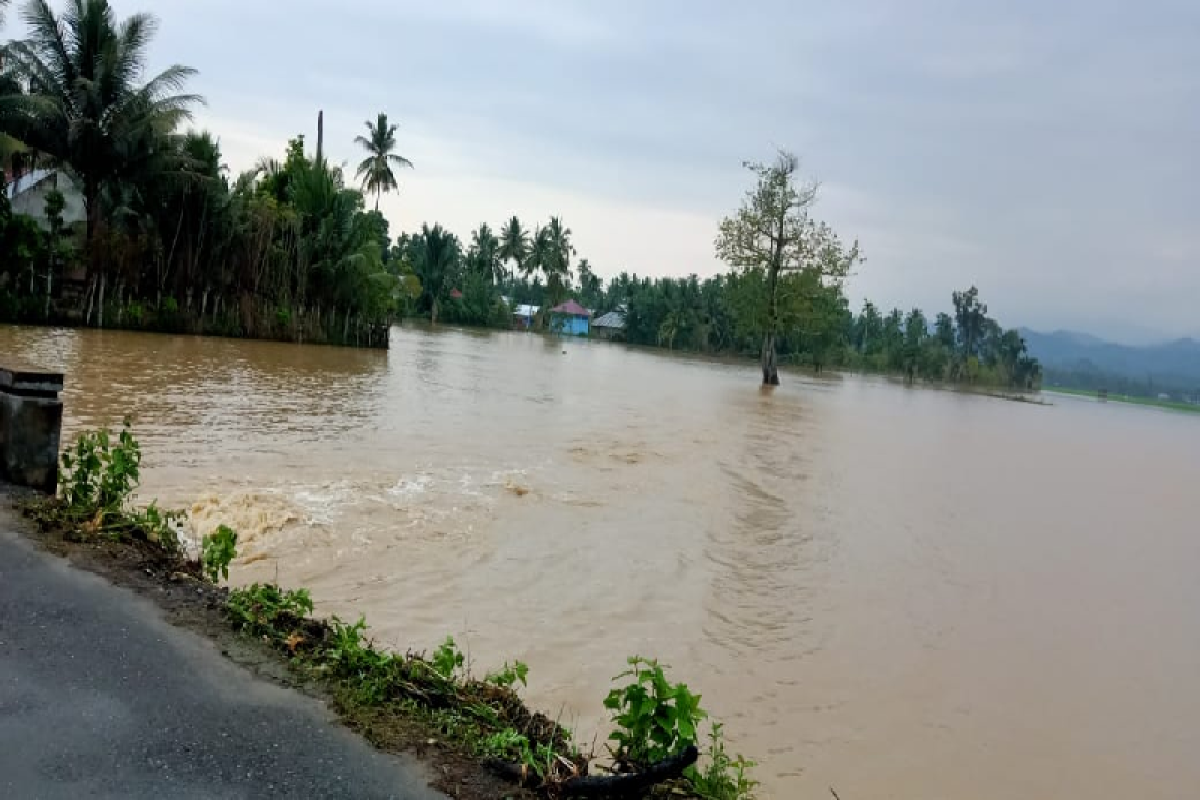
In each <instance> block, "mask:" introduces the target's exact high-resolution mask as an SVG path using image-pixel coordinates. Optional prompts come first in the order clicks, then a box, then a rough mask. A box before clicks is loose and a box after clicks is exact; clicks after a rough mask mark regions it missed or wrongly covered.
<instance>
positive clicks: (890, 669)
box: [0, 327, 1200, 800]
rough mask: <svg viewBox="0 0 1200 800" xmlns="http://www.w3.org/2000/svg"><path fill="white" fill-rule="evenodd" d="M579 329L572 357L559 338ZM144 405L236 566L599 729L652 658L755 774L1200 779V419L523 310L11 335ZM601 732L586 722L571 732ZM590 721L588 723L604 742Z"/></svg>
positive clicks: (854, 784)
mask: <svg viewBox="0 0 1200 800" xmlns="http://www.w3.org/2000/svg"><path fill="white" fill-rule="evenodd" d="M564 350H565V352H564ZM0 353H15V354H18V355H20V356H22V357H24V358H26V359H29V360H31V361H34V362H37V363H41V364H43V365H46V366H54V367H60V368H62V369H63V370H64V371H65V372H66V375H67V379H66V380H67V391H66V407H67V408H66V428H67V432H68V434H69V433H70V432H72V431H75V430H78V429H79V428H81V427H92V426H96V425H99V424H104V423H112V422H115V421H119V419H120V418H121V416H122V415H123V414H125V413H127V412H128V413H132V414H133V416H134V418H135V420H136V430H137V433H138V436H139V438H140V439H141V441H142V444H143V449H144V451H145V462H144V467H145V471H144V481H143V488H142V499H143V500H144V501H148V500H150V499H152V498H155V497H157V498H159V499H160V500H161V501H163V502H166V503H168V504H173V505H180V506H188V507H189V508H191V509H192V511H193V516H194V520H195V523H196V526H197V528H198V530H200V531H204V530H207V529H208V528H211V527H213V526H215V525H216V524H218V523H219V522H228V523H230V524H233V525H234V526H235V527H237V528H238V530H239V531H241V533H242V548H241V550H242V557H241V558H240V559H239V561H238V562H237V563H236V564H235V568H234V574H233V578H234V581H235V582H249V581H254V580H275V579H278V580H279V581H281V582H282V583H284V584H288V585H297V586H299V585H303V586H308V587H310V588H311V589H312V591H313V594H314V596H315V598H316V600H317V602H318V605H319V611H320V612H322V613H325V614H339V615H341V616H343V617H356V616H357V615H358V614H359V613H363V614H365V615H366V616H367V619H368V621H369V622H370V623H371V625H372V628H373V630H374V633H375V635H376V637H377V638H378V640H379V641H380V642H382V643H384V644H386V645H389V646H392V647H395V648H398V649H401V650H403V649H407V648H410V647H412V648H417V649H423V648H432V646H434V645H435V644H436V643H438V642H439V641H440V640H441V639H442V638H443V637H444V636H445V635H446V634H453V635H454V636H455V637H456V638H457V639H458V640H459V642H460V643H461V644H463V645H464V646H465V648H466V649H468V650H469V654H470V658H471V661H472V662H473V663H474V665H475V666H476V669H477V671H483V670H486V669H487V668H488V667H489V666H494V665H498V664H499V663H500V662H502V661H504V660H505V659H513V658H519V659H521V660H524V661H526V662H528V663H529V664H530V667H531V684H530V687H529V690H528V695H529V696H530V698H531V700H532V701H533V702H534V703H535V704H536V705H539V706H541V707H543V708H546V709H548V710H549V711H550V713H552V714H561V715H562V718H563V720H564V721H566V722H568V723H571V724H574V725H575V726H576V727H577V728H578V729H579V730H580V731H581V732H595V731H599V730H602V726H603V719H604V714H603V709H602V707H601V705H600V701H601V699H602V698H603V696H604V693H605V692H606V691H607V688H608V682H609V679H610V678H611V677H612V676H613V675H615V674H616V673H617V672H619V671H620V670H621V669H622V667H623V666H624V657H625V656H626V655H628V654H633V653H640V654H644V655H652V656H657V657H659V658H661V659H663V660H664V661H666V662H667V663H669V664H671V665H672V667H673V669H672V674H673V675H674V676H676V677H677V678H678V679H681V680H686V681H687V682H688V683H689V684H690V685H691V686H692V687H693V689H696V690H699V691H701V692H702V693H703V695H704V705H705V706H707V707H708V708H710V709H711V710H712V712H713V713H714V715H715V716H717V717H718V718H721V719H723V720H725V721H726V722H727V730H728V733H729V735H730V737H731V738H732V739H733V740H734V744H735V745H736V747H737V748H738V749H740V750H742V751H744V752H745V753H746V754H747V755H749V756H751V757H753V758H755V759H756V760H758V761H759V762H760V763H761V766H760V767H759V769H758V770H757V774H758V776H759V777H760V778H761V779H762V780H763V782H764V788H765V794H767V795H768V796H773V797H778V798H791V797H812V798H826V797H829V796H830V795H829V792H828V787H830V786H833V787H835V788H836V789H837V791H838V793H839V795H840V796H841V797H843V798H846V800H852V799H853V798H914V799H915V798H922V799H924V800H927V799H928V798H978V799H979V800H992V799H994V800H1011V798H1014V797H1056V798H1067V797H1080V798H1106V797H1113V798H1117V797H1120V798H1127V797H1138V798H1142V799H1143V800H1145V799H1147V798H1164V799H1165V798H1181V797H1188V796H1193V795H1194V794H1195V790H1196V787H1198V786H1200V760H1197V759H1196V758H1195V753H1196V752H1200V689H1198V688H1197V687H1196V677H1197V676H1198V675H1200V615H1198V614H1197V609H1200V581H1198V580H1197V572H1198V570H1200V537H1198V536H1197V533H1196V531H1197V529H1198V528H1200V524H1198V521H1197V520H1198V518H1200V496H1198V492H1197V487H1200V424H1198V423H1200V420H1197V419H1194V418H1192V417H1189V416H1183V415H1176V414H1171V413H1168V412H1161V411H1157V410H1153V409H1144V408H1131V407H1123V406H1117V405H1102V404H1098V403H1095V402H1089V401H1084V400H1075V399H1068V398H1055V399H1054V402H1055V405H1054V406H1052V407H1039V406H1031V405H1026V404H1020V403H1011V402H1005V401H1002V400H996V399H991V398H985V397H978V396H969V395H960V394H954V393H948V392H937V391H930V390H922V389H915V390H914V389H907V388H905V387H902V386H897V385H894V384H891V383H888V382H886V381H881V380H873V379H860V378H854V377H837V376H832V377H829V378H827V379H821V380H815V379H811V378H805V377H801V376H797V375H787V376H785V383H784V386H783V387H782V388H781V389H780V390H778V391H775V392H774V393H769V394H764V393H761V392H760V391H759V389H758V387H757V385H756V383H757V370H756V368H755V367H754V365H753V364H745V363H738V364H723V363H714V362H710V361H705V360H701V359H694V358H693V359H689V358H681V357H677V356H671V355H669V354H666V353H661V352H654V351H651V352H642V351H635V350H629V349H625V348H622V347H620V346H614V345H609V344H606V343H601V342H596V343H587V342H577V341H570V342H567V343H566V344H563V343H561V342H558V341H556V340H552V339H545V338H542V337H539V336H535V335H528V334H482V333H470V332H459V331H452V330H444V331H438V332H431V331H427V330H414V329H409V328H405V329H395V330H394V331H393V339H392V349H391V350H390V351H389V352H363V351H354V350H343V349H334V348H319V347H301V346H292V345H284V344H276V343H264V342H248V341H236V340H221V339H200V338H191V337H169V336H154V335H147V334H131V333H122V332H100V331H62V330H47V329H38V328H12V327H0ZM585 735H587V736H588V738H589V739H590V735H591V734H590V733H585ZM602 736H603V734H601V737H602Z"/></svg>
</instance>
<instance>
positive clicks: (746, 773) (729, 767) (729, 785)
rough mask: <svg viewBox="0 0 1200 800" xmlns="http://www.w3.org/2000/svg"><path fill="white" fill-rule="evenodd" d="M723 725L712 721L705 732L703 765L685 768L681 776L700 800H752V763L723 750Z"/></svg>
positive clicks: (753, 784) (753, 781) (755, 783)
mask: <svg viewBox="0 0 1200 800" xmlns="http://www.w3.org/2000/svg"><path fill="white" fill-rule="evenodd" d="M722 729H723V726H722V725H721V723H719V722H714V723H713V724H712V727H711V728H710V729H709V733H708V750H707V752H706V754H705V759H706V762H707V763H706V764H705V765H704V767H703V768H698V767H695V766H693V767H689V768H688V770H687V771H686V772H685V773H684V775H685V777H686V778H687V779H688V781H689V783H690V784H691V788H692V791H693V792H694V793H695V795H696V796H697V797H700V798H703V800H752V798H753V797H754V790H755V789H756V788H757V787H758V781H756V780H754V779H753V778H751V777H750V770H751V769H753V768H754V766H755V764H754V762H753V761H748V760H746V759H745V758H743V757H742V756H740V755H738V756H730V755H729V754H728V753H727V752H726V751H725V738H724V735H723V733H722Z"/></svg>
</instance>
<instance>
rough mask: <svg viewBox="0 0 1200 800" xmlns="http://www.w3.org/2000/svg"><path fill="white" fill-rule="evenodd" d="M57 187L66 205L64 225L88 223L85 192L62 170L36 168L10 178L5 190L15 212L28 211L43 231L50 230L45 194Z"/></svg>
mask: <svg viewBox="0 0 1200 800" xmlns="http://www.w3.org/2000/svg"><path fill="white" fill-rule="evenodd" d="M55 189H57V190H58V191H60V192H62V196H63V199H64V200H65V201H66V204H65V205H64V207H63V212H62V217H63V224H64V225H65V226H66V228H67V229H68V230H69V229H70V228H71V226H73V225H75V224H78V223H86V222H87V211H86V210H85V208H84V205H83V192H82V191H80V188H79V184H78V183H76V181H75V179H74V178H72V177H71V176H70V175H68V174H67V173H66V172H64V171H62V170H60V169H35V170H34V171H33V172H29V173H26V174H25V175H21V176H20V177H18V178H16V179H14V180H13V181H11V182H10V183H9V184H8V186H7V187H6V189H5V191H6V192H7V193H8V200H9V202H10V203H11V204H12V210H13V213H14V214H25V215H26V216H30V217H33V218H34V219H35V220H37V224H38V226H39V227H41V228H42V230H49V229H50V223H49V222H48V221H47V220H46V195H48V194H50V192H52V191H54V190H55Z"/></svg>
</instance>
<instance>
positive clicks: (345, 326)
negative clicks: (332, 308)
mask: <svg viewBox="0 0 1200 800" xmlns="http://www.w3.org/2000/svg"><path fill="white" fill-rule="evenodd" d="M349 336H350V309H348V308H347V309H346V318H345V320H343V321H342V342H341V343H342V344H345V343H346V339H347V337H349Z"/></svg>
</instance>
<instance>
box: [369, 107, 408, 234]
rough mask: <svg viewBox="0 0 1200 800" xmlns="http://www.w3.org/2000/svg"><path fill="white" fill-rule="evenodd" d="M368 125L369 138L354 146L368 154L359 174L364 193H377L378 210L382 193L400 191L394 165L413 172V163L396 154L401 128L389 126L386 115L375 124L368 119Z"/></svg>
mask: <svg viewBox="0 0 1200 800" xmlns="http://www.w3.org/2000/svg"><path fill="white" fill-rule="evenodd" d="M366 126H367V134H368V135H367V136H357V137H355V139H354V143H355V144H358V145H360V146H361V147H362V148H363V149H364V150H366V151H367V153H368V155H367V157H366V158H364V159H363V160H362V163H360V164H359V165H358V172H357V175H358V177H359V178H361V179H362V184H363V190H364V191H367V192H374V193H375V210H376V211H378V210H379V198H380V197H381V196H382V195H383V193H384V192H390V191H392V190H393V189H399V188H400V186H399V184H397V183H396V174H395V173H394V172H392V166H393V165H395V166H397V167H408V168H409V169H412V165H413V164H412V162H411V161H409V160H408V159H407V158H405V157H404V156H398V155H396V154H395V153H394V152H393V151H394V150H395V149H396V129H397V128H399V127H400V126H398V125H389V124H388V118H387V114H383V113H381V114H380V115H379V117H378V118H377V119H376V120H375V122H374V123H372V122H371V121H370V120H367V122H366Z"/></svg>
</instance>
